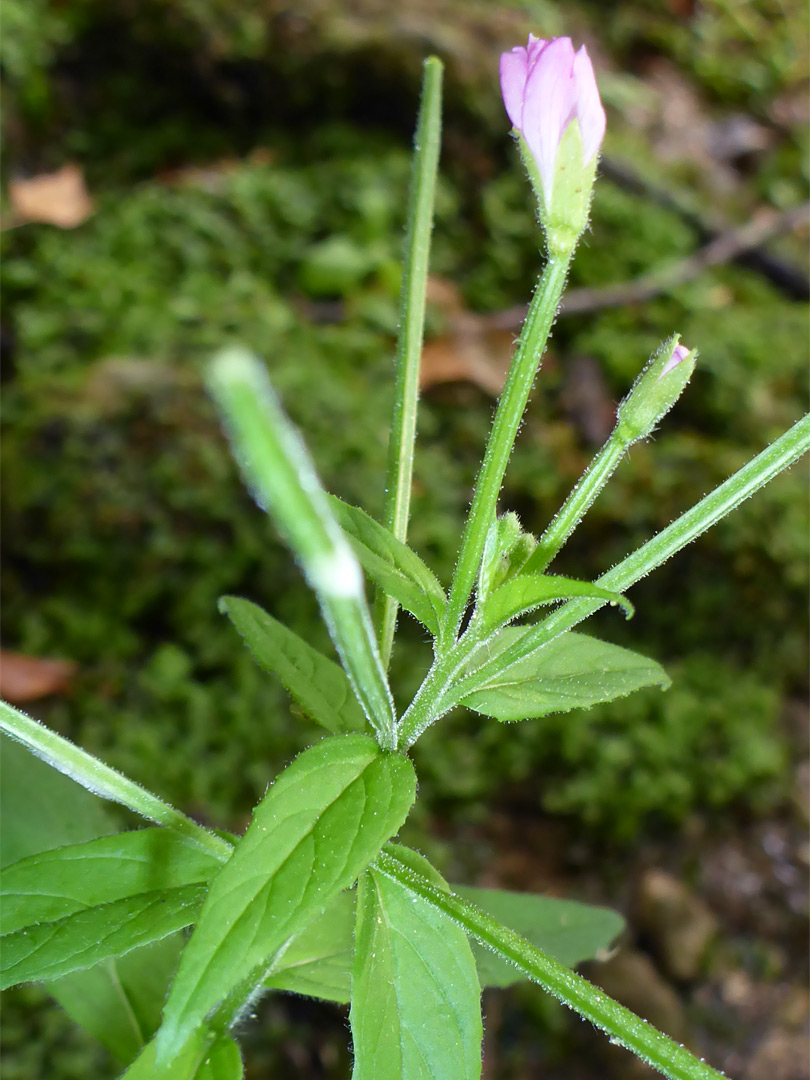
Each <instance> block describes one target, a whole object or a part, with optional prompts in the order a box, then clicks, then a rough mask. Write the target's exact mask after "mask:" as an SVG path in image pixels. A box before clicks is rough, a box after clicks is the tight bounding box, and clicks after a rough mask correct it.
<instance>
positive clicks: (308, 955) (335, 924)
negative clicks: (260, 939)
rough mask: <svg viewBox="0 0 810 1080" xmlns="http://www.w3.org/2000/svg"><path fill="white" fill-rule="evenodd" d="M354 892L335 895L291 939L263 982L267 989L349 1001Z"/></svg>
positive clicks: (328, 999)
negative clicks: (327, 904)
mask: <svg viewBox="0 0 810 1080" xmlns="http://www.w3.org/2000/svg"><path fill="white" fill-rule="evenodd" d="M354 901H355V898H354V893H353V892H343V893H341V894H340V895H339V896H336V897H335V899H334V900H333V901H332V903H331V904H330V905H329V907H328V908H327V909H326V911H324V913H323V915H320V916H319V917H318V918H316V919H313V920H312V922H311V923H308V924H307V925H306V926H305V927H304V929H303V930H302V931H301V933H300V934H298V936H297V937H295V938H293V940H292V942H291V943H290V944H289V945H288V946H287V948H286V949H285V950H284V952H283V953H281V955H280V957H279V959H278V960H277V961H276V963H275V965H274V967H273V971H272V974H271V975H270V976H269V977H268V978H267V979H265V982H264V985H265V986H266V987H267V988H268V990H290V991H292V992H293V993H295V994H306V995H307V996H308V997H315V998H323V999H324V1000H325V1001H337V1002H338V1003H340V1004H341V1005H346V1004H348V1002H349V999H350V998H351V988H352V977H351V976H352V955H353V953H354Z"/></svg>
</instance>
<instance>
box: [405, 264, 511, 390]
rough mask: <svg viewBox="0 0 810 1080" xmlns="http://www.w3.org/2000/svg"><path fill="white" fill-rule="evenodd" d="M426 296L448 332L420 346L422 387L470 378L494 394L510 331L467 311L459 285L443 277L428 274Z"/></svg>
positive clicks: (506, 363) (501, 380) (504, 371)
mask: <svg viewBox="0 0 810 1080" xmlns="http://www.w3.org/2000/svg"><path fill="white" fill-rule="evenodd" d="M427 297H428V302H429V303H432V304H434V305H435V306H436V307H438V308H440V309H441V311H442V312H443V314H444V316H445V319H446V321H447V324H448V333H446V334H443V335H442V336H441V337H438V338H435V339H434V340H433V341H429V342H427V344H426V345H425V347H424V349H423V350H422V362H421V366H420V369H419V385H420V386H421V388H422V389H423V390H425V389H427V388H428V387H431V386H437V385H438V384H440V383H448V382H470V383H473V384H474V385H475V386H478V387H479V388H480V389H481V390H483V391H484V392H485V393H487V394H492V395H493V397H497V396H498V394H500V392H501V390H502V389H503V384H504V383H505V382H506V375H507V372H508V371H509V364H510V361H511V359H512V352H513V350H514V343H515V339H514V335H513V334H512V331H511V330H500V329H493V328H492V327H491V326H489V325H488V322H487V320H486V319H485V318H482V317H481V316H480V315H476V314H475V313H474V312H471V311H467V310H466V309H465V307H464V301H463V299H462V296H461V293H460V291H459V289H458V287H457V286H456V285H455V284H454V283H453V282H451V281H448V280H447V279H446V278H439V277H430V278H429V279H428V288H427Z"/></svg>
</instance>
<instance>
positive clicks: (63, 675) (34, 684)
mask: <svg viewBox="0 0 810 1080" xmlns="http://www.w3.org/2000/svg"><path fill="white" fill-rule="evenodd" d="M77 669H78V664H76V663H74V662H73V661H72V660H43V659H41V658H39V657H36V656H24V655H23V654H22V653H15V652H7V651H6V650H5V649H0V698H3V699H4V700H6V701H10V702H12V704H15V705H21V704H23V703H25V702H27V701H37V700H38V699H39V698H44V697H48V696H50V695H51V694H65V693H67V691H68V690H69V689H70V683H71V680H72V678H73V676H74V675H75V673H76V671H77Z"/></svg>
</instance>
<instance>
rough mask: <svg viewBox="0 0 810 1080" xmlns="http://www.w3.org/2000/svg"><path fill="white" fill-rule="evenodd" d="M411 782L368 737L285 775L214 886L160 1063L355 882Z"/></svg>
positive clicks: (175, 996)
mask: <svg viewBox="0 0 810 1080" xmlns="http://www.w3.org/2000/svg"><path fill="white" fill-rule="evenodd" d="M415 787H416V778H415V775H414V772H413V766H412V765H411V763H410V762H409V761H408V760H407V758H405V757H402V756H401V755H398V754H389V753H385V752H383V751H382V750H381V749H380V748H379V746H378V745H377V744H376V743H375V741H374V739H372V738H371V737H370V736H366V735H346V736H341V737H333V738H329V739H325V740H324V741H323V742H321V743H319V744H318V745H317V746H313V747H311V748H310V749H309V750H305V751H304V753H302V754H300V755H299V757H298V758H296V760H295V761H294V762H293V763H292V764H291V765H289V766H288V767H287V768H286V769H285V770H284V772H282V773H281V775H280V776H279V777H278V778H277V780H276V781H275V783H274V784H273V786H272V787H271V788H270V791H269V792H268V794H267V795H266V796H265V798H264V799H263V800H262V802H261V803H260V804H259V805H258V807H257V808H256V810H255V811H254V814H253V820H252V822H251V825H250V828H249V829H248V831H247V833H246V834H245V836H244V837H243V839H242V840H241V842H240V843H239V844H238V846H237V848H236V850H235V852H234V854H233V856H232V857H231V859H230V861H229V862H228V863H226V865H225V866H224V867H223V868H222V870H221V871H220V873H219V874H218V875H217V877H215V878H214V880H213V882H212V883H211V887H210V890H209V893H208V897H207V899H206V902H205V906H204V908H203V911H202V915H201V916H200V919H199V921H198V923H197V927H196V929H195V931H194V933H193V934H192V937H191V940H190V941H189V944H188V945H187V946H186V949H185V951H184V952H183V956H182V959H181V961H180V968H179V970H178V973H177V977H176V978H175V980H174V983H173V984H172V988H171V991H170V993H169V999H168V1001H167V1003H166V1008H165V1010H164V1022H163V1026H162V1028H161V1030H160V1032H159V1033H158V1043H159V1047H160V1054H161V1059H162V1060H163V1061H170V1060H171V1059H172V1058H173V1057H174V1056H175V1055H177V1054H178V1053H180V1051H181V1050H182V1048H183V1046H184V1045H185V1043H186V1041H187V1040H188V1039H189V1038H190V1037H192V1036H193V1035H194V1033H195V1032H196V1031H198V1030H199V1029H200V1026H201V1025H202V1024H203V1022H204V1020H205V1018H206V1017H207V1016H208V1015H209V1013H210V1012H211V1011H212V1010H214V1009H215V1008H216V1007H217V1006H218V1005H220V1004H221V1003H222V1001H223V999H224V998H226V997H227V996H228V995H229V994H231V992H232V991H234V990H235V989H236V988H237V987H238V986H240V985H241V984H243V983H245V982H250V981H251V980H253V985H258V983H259V982H260V981H261V980H262V977H263V974H264V972H265V971H266V970H267V969H268V967H269V966H270V963H271V961H272V958H273V955H274V954H275V953H276V952H277V951H278V950H279V949H280V948H282V946H283V945H284V944H285V943H286V942H287V941H288V940H289V938H291V937H292V936H293V935H295V934H296V933H298V932H299V931H300V930H301V929H303V927H304V926H305V925H306V924H307V923H308V922H309V921H310V920H311V919H312V918H314V917H315V916H316V915H318V914H320V913H321V912H322V911H324V909H325V908H326V907H327V905H328V904H329V902H330V901H331V900H332V899H333V897H335V896H336V895H337V894H338V893H340V892H342V891H343V890H344V889H346V888H348V887H349V886H350V885H351V884H352V883H353V882H354V881H355V879H356V878H357V875H358V874H359V873H360V872H361V871H362V870H363V869H364V868H365V867H366V866H367V865H368V863H369V862H370V861H371V860H372V859H373V858H374V857H375V855H376V854H377V852H378V851H379V850H380V848H381V847H382V845H383V843H385V841H386V840H387V839H388V838H389V837H390V836H392V835H393V834H394V833H396V832H397V830H398V829H399V827H400V826H401V825H402V823H403V821H404V820H405V818H406V816H407V814H408V811H409V809H410V807H411V805H412V803H413V800H414V797H415Z"/></svg>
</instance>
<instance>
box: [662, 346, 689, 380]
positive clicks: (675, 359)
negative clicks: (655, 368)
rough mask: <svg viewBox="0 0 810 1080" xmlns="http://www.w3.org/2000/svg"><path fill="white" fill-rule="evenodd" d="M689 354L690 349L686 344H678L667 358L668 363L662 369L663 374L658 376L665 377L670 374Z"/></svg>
mask: <svg viewBox="0 0 810 1080" xmlns="http://www.w3.org/2000/svg"><path fill="white" fill-rule="evenodd" d="M688 355H689V349H687V348H686V346H685V345H676V346H675V348H674V349H673V350H672V356H670V358H669V360H667V362H666V364H665V365H664V367H663V368H662V369H661V374H660V375H659V376H658V378H659V379H663V377H664V376H665V375H666V374H668V373H669V372H670V371H672V369H673V368H676V367H677V366H678V364H680V363H681V362H682V361H684V360H685V359H686V358H687V356H688Z"/></svg>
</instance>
